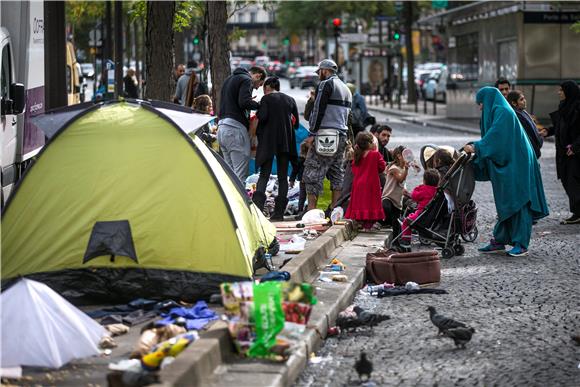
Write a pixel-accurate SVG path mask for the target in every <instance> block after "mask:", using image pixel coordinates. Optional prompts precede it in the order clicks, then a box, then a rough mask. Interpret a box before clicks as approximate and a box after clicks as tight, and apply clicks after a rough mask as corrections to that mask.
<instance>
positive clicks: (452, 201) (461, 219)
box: [385, 145, 478, 259]
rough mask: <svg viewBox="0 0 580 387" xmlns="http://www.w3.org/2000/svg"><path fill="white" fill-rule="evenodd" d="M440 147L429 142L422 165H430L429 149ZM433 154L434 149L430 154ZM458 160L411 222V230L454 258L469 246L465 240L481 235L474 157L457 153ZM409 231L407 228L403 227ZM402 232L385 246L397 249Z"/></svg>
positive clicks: (424, 242)
mask: <svg viewBox="0 0 580 387" xmlns="http://www.w3.org/2000/svg"><path fill="white" fill-rule="evenodd" d="M433 148H437V146H435V145H427V146H424V147H423V148H422V149H421V164H422V165H423V167H424V168H429V167H430V166H431V165H430V164H429V161H430V160H429V157H427V158H426V157H425V155H427V156H429V150H430V149H433ZM430 154H431V155H432V154H433V152H431V153H430ZM454 156H456V157H457V158H456V160H455V162H454V163H453V165H452V166H451V167H450V169H449V171H448V172H447V173H446V174H445V176H443V177H442V178H441V180H440V182H439V187H438V188H437V193H436V194H435V196H434V197H433V199H432V200H431V201H430V202H429V203H428V204H427V206H426V207H425V209H424V210H423V212H422V213H421V214H420V215H419V216H418V217H417V218H416V219H415V220H414V221H412V222H410V223H409V227H410V228H411V230H413V231H415V232H416V233H417V234H418V236H419V241H420V242H421V243H422V244H424V245H429V244H431V243H435V244H436V245H437V246H439V247H441V248H442V252H441V256H442V257H443V258H446V259H447V258H451V257H453V256H454V255H463V253H464V252H465V247H464V246H462V245H461V239H463V240H464V241H466V242H473V241H474V240H475V239H476V238H477V235H478V230H477V226H476V220H477V206H476V204H475V203H474V202H473V200H471V196H472V195H473V190H474V189H475V178H474V175H473V169H472V167H471V165H470V161H471V158H472V156H470V155H468V154H466V153H461V154H460V155H458V154H457V153H456V152H455V154H454ZM402 231H405V230H402ZM401 236H402V232H401V234H399V235H396V236H395V237H394V238H393V239H392V240H391V241H385V245H386V246H389V247H390V248H393V244H394V243H395V242H397V241H398V240H400V238H401Z"/></svg>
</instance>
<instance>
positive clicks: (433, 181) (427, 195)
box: [401, 169, 439, 247]
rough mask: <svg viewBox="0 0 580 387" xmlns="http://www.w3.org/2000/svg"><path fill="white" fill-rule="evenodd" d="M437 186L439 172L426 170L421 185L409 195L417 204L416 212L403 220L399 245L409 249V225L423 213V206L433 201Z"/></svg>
mask: <svg viewBox="0 0 580 387" xmlns="http://www.w3.org/2000/svg"><path fill="white" fill-rule="evenodd" d="M438 185H439V172H438V171H437V170H436V169H427V170H426V171H425V173H424V174H423V184H421V185H418V186H417V187H415V189H414V190H413V192H412V193H411V199H412V200H413V201H414V202H416V203H417V210H415V212H413V213H412V214H410V215H409V216H407V217H406V218H405V220H403V235H402V236H401V245H402V246H403V247H409V246H410V245H411V229H410V228H409V224H410V223H411V222H412V221H414V220H415V219H417V217H418V216H419V215H420V214H421V213H422V212H423V210H424V209H425V206H426V205H427V204H428V203H429V202H430V201H431V199H433V197H434V196H435V194H436V193H437V186H438Z"/></svg>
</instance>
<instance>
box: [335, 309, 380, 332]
mask: <svg viewBox="0 0 580 387" xmlns="http://www.w3.org/2000/svg"><path fill="white" fill-rule="evenodd" d="M353 312H354V313H353ZM388 319H390V317H389V316H387V315H382V314H375V313H370V312H367V311H365V310H364V309H363V308H361V307H360V306H355V307H354V308H353V309H352V312H350V313H343V312H341V313H339V315H338V317H337V319H336V325H337V326H338V327H339V328H340V329H341V330H343V331H344V330H354V329H356V328H358V327H362V326H370V327H374V326H375V325H378V324H380V323H381V322H383V321H385V320H388Z"/></svg>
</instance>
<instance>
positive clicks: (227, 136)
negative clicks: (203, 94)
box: [217, 67, 266, 183]
mask: <svg viewBox="0 0 580 387" xmlns="http://www.w3.org/2000/svg"><path fill="white" fill-rule="evenodd" d="M265 79H266V70H264V69H263V68H262V67H252V68H250V70H249V71H248V70H246V69H244V68H241V67H240V68H237V69H236V70H234V73H233V74H232V75H230V76H229V77H228V78H227V79H226V80H225V82H224V84H223V86H222V90H221V95H220V110H219V123H218V135H217V139H218V143H219V145H220V150H221V152H222V154H223V156H224V159H225V161H226V163H228V165H229V166H230V167H232V169H233V170H234V172H235V173H236V176H238V178H239V179H240V180H241V182H242V183H245V181H246V178H247V177H248V173H249V166H250V135H249V133H248V129H249V126H250V111H251V110H257V109H258V108H259V107H260V105H259V104H258V102H256V101H254V100H253V98H252V90H253V89H258V88H260V87H261V86H262V85H263V84H264V80H265Z"/></svg>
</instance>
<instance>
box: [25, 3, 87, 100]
mask: <svg viewBox="0 0 580 387" xmlns="http://www.w3.org/2000/svg"><path fill="white" fill-rule="evenodd" d="M44 20H45V21H46V22H45V24H44V28H45V30H44V41H45V44H44V57H45V58H47V59H46V60H45V61H44V74H45V77H44V79H45V87H44V94H45V100H44V109H45V110H50V109H56V108H59V107H63V106H66V105H68V97H67V89H66V32H65V6H64V3H63V2H60V1H47V2H45V3H44ZM22 45H24V43H22ZM48 58H50V60H48ZM21 67H23V68H24V66H23V65H21ZM95 79H96V77H95Z"/></svg>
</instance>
